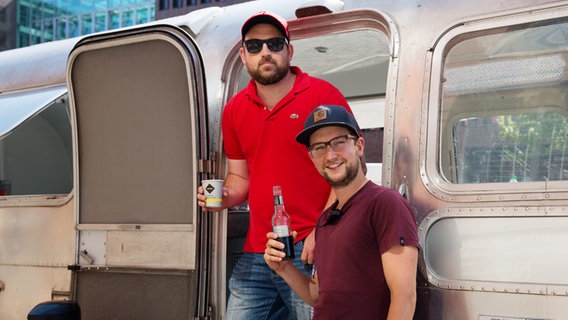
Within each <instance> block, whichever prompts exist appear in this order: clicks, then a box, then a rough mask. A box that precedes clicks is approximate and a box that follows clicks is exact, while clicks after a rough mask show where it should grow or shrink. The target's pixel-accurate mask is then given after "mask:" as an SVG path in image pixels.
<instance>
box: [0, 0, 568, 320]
mask: <svg viewBox="0 0 568 320" xmlns="http://www.w3.org/2000/svg"><path fill="white" fill-rule="evenodd" d="M260 10H270V11H273V12H276V13H278V14H280V15H282V16H284V17H285V18H287V19H288V20H289V24H290V30H291V35H292V44H293V46H294V58H293V61H292V62H293V64H294V65H298V66H300V67H301V68H302V69H303V70H304V71H307V72H308V73H310V74H311V75H313V76H317V77H321V78H324V79H327V80H329V81H330V82H332V83H333V84H335V85H336V86H337V87H338V88H339V89H340V90H341V91H342V92H343V93H344V95H345V96H346V98H347V99H348V101H349V102H350V104H351V106H352V108H353V110H354V113H355V116H356V118H357V119H358V121H359V122H360V124H361V126H362V127H363V128H364V137H365V139H366V142H367V143H366V147H367V148H366V152H367V154H366V158H367V161H368V162H369V169H370V170H369V172H368V177H369V178H370V179H372V180H374V181H376V182H378V183H380V184H382V185H385V186H388V187H391V188H394V189H396V190H398V191H399V192H400V193H401V194H403V195H404V196H405V197H406V199H407V200H408V202H409V203H410V205H411V207H412V209H413V210H414V214H415V217H416V223H417V225H418V228H419V236H420V244H421V251H420V263H419V270H418V279H417V292H418V302H417V308H416V315H415V318H416V319H433V320H438V319H477V320H489V319H499V320H505V319H507V320H509V319H567V318H568V316H567V314H568V307H567V306H568V272H566V270H568V245H567V244H568V138H567V137H568V124H567V121H568V120H567V119H568V72H567V64H568V53H567V52H568V2H566V1H553V0H503V1H494V0H477V1H453V0H423V1H387V0H384V1H383V0H376V1H365V0H352V1H339V0H327V1H326V0H316V1H300V0H286V1H273V0H260V1H252V2H247V3H243V4H239V5H234V6H228V7H211V8H206V9H203V10H198V11H194V12H191V13H189V14H187V15H184V16H180V17H176V18H172V19H167V20H162V21H156V22H154V23H150V24H147V25H142V26H135V27H130V28H126V29H121V30H116V31H110V32H105V33H100V34H94V35H90V36H85V37H81V38H76V39H70V40H65V41H59V42H52V43H47V44H40V45H35V46H31V47H27V48H22V49H16V50H11V51H6V52H0V319H4V320H16V319H18V320H19V319H23V318H25V317H26V315H27V314H28V313H29V312H30V310H32V308H34V306H36V305H37V304H38V303H41V302H48V303H49V302H50V301H55V302H50V303H52V304H54V305H57V301H64V300H68V301H77V302H78V304H79V305H80V308H81V314H82V319H87V320H88V319H223V318H224V315H225V304H226V298H227V285H226V283H227V280H228V277H229V275H230V272H231V270H232V266H233V263H234V261H235V259H238V257H239V254H240V250H241V245H242V242H243V239H244V235H245V233H246V229H247V221H248V211H247V206H246V204H243V205H242V206H239V207H235V208H232V209H230V210H226V211H225V212H222V213H218V214H213V213H204V212H202V211H201V210H200V209H199V207H198V205H197V203H196V199H195V194H196V188H197V186H198V185H199V181H200V180H201V179H203V178H212V177H224V176H225V172H226V168H225V165H226V161H225V160H226V158H225V155H224V153H223V149H222V142H223V141H222V136H221V134H220V116H221V112H222V109H223V106H224V104H225V103H226V102H227V101H228V100H229V99H230V98H231V97H232V96H233V95H234V94H235V93H236V92H237V91H238V90H239V89H241V88H242V87H244V86H245V85H246V83H247V81H248V79H249V78H248V75H247V73H246V71H245V70H244V69H243V65H242V63H241V61H240V59H239V57H238V50H239V47H240V45H241V44H240V26H241V24H242V23H243V21H245V19H246V18H247V17H248V16H250V15H251V14H253V13H256V12H258V11H260ZM353 245H356V244H353ZM338 276H341V275H338Z"/></svg>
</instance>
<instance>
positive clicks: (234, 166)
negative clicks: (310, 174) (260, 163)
mask: <svg viewBox="0 0 568 320" xmlns="http://www.w3.org/2000/svg"><path fill="white" fill-rule="evenodd" d="M228 165H229V172H228V173H227V177H226V178H225V186H224V187H223V205H222V206H221V207H220V208H205V199H206V198H207V197H205V196H204V195H203V187H201V186H199V188H197V203H198V204H199V206H200V207H202V208H203V209H206V210H208V211H221V210H223V209H226V208H231V207H233V206H236V205H238V204H241V203H243V202H244V201H245V200H246V199H247V197H248V191H249V171H248V164H247V161H246V160H231V159H229V160H228Z"/></svg>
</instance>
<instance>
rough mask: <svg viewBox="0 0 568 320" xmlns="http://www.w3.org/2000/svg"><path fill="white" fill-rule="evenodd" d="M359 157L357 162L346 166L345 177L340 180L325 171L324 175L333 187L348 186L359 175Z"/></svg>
mask: <svg viewBox="0 0 568 320" xmlns="http://www.w3.org/2000/svg"><path fill="white" fill-rule="evenodd" d="M359 161H361V160H360V159H359V158H357V163H356V164H355V165H352V166H347V167H346V168H345V177H343V179H341V180H339V181H335V180H332V179H331V178H330V177H329V175H328V174H327V172H325V171H323V177H324V179H325V180H326V181H327V183H329V185H331V187H332V188H337V189H339V188H344V187H347V186H348V185H349V184H350V183H351V182H352V181H353V180H355V178H356V177H357V171H358V169H359Z"/></svg>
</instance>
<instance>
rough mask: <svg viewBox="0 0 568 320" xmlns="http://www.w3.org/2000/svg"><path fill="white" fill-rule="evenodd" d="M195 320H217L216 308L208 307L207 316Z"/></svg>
mask: <svg viewBox="0 0 568 320" xmlns="http://www.w3.org/2000/svg"><path fill="white" fill-rule="evenodd" d="M193 319H194V320H212V319H215V308H213V306H209V307H207V315H205V316H204V317H195V318H193Z"/></svg>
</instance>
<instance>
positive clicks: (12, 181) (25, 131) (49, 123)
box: [0, 88, 73, 197]
mask: <svg viewBox="0 0 568 320" xmlns="http://www.w3.org/2000/svg"><path fill="white" fill-rule="evenodd" d="M62 90H63V91H62ZM65 91H66V90H65V89H61V88H52V89H47V90H38V91H36V92H25V93H18V94H11V95H8V94H6V95H0V114H1V118H2V120H3V121H2V128H1V129H2V131H1V132H0V197H2V196H11V195H40V194H41V195H44V194H49V195H52V194H67V193H69V192H70V191H71V189H72V186H73V166H72V153H71V150H72V149H71V148H72V143H71V124H70V118H69V107H68V104H67V99H66V96H67V95H66V94H64V93H65ZM62 94H63V96H62Z"/></svg>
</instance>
